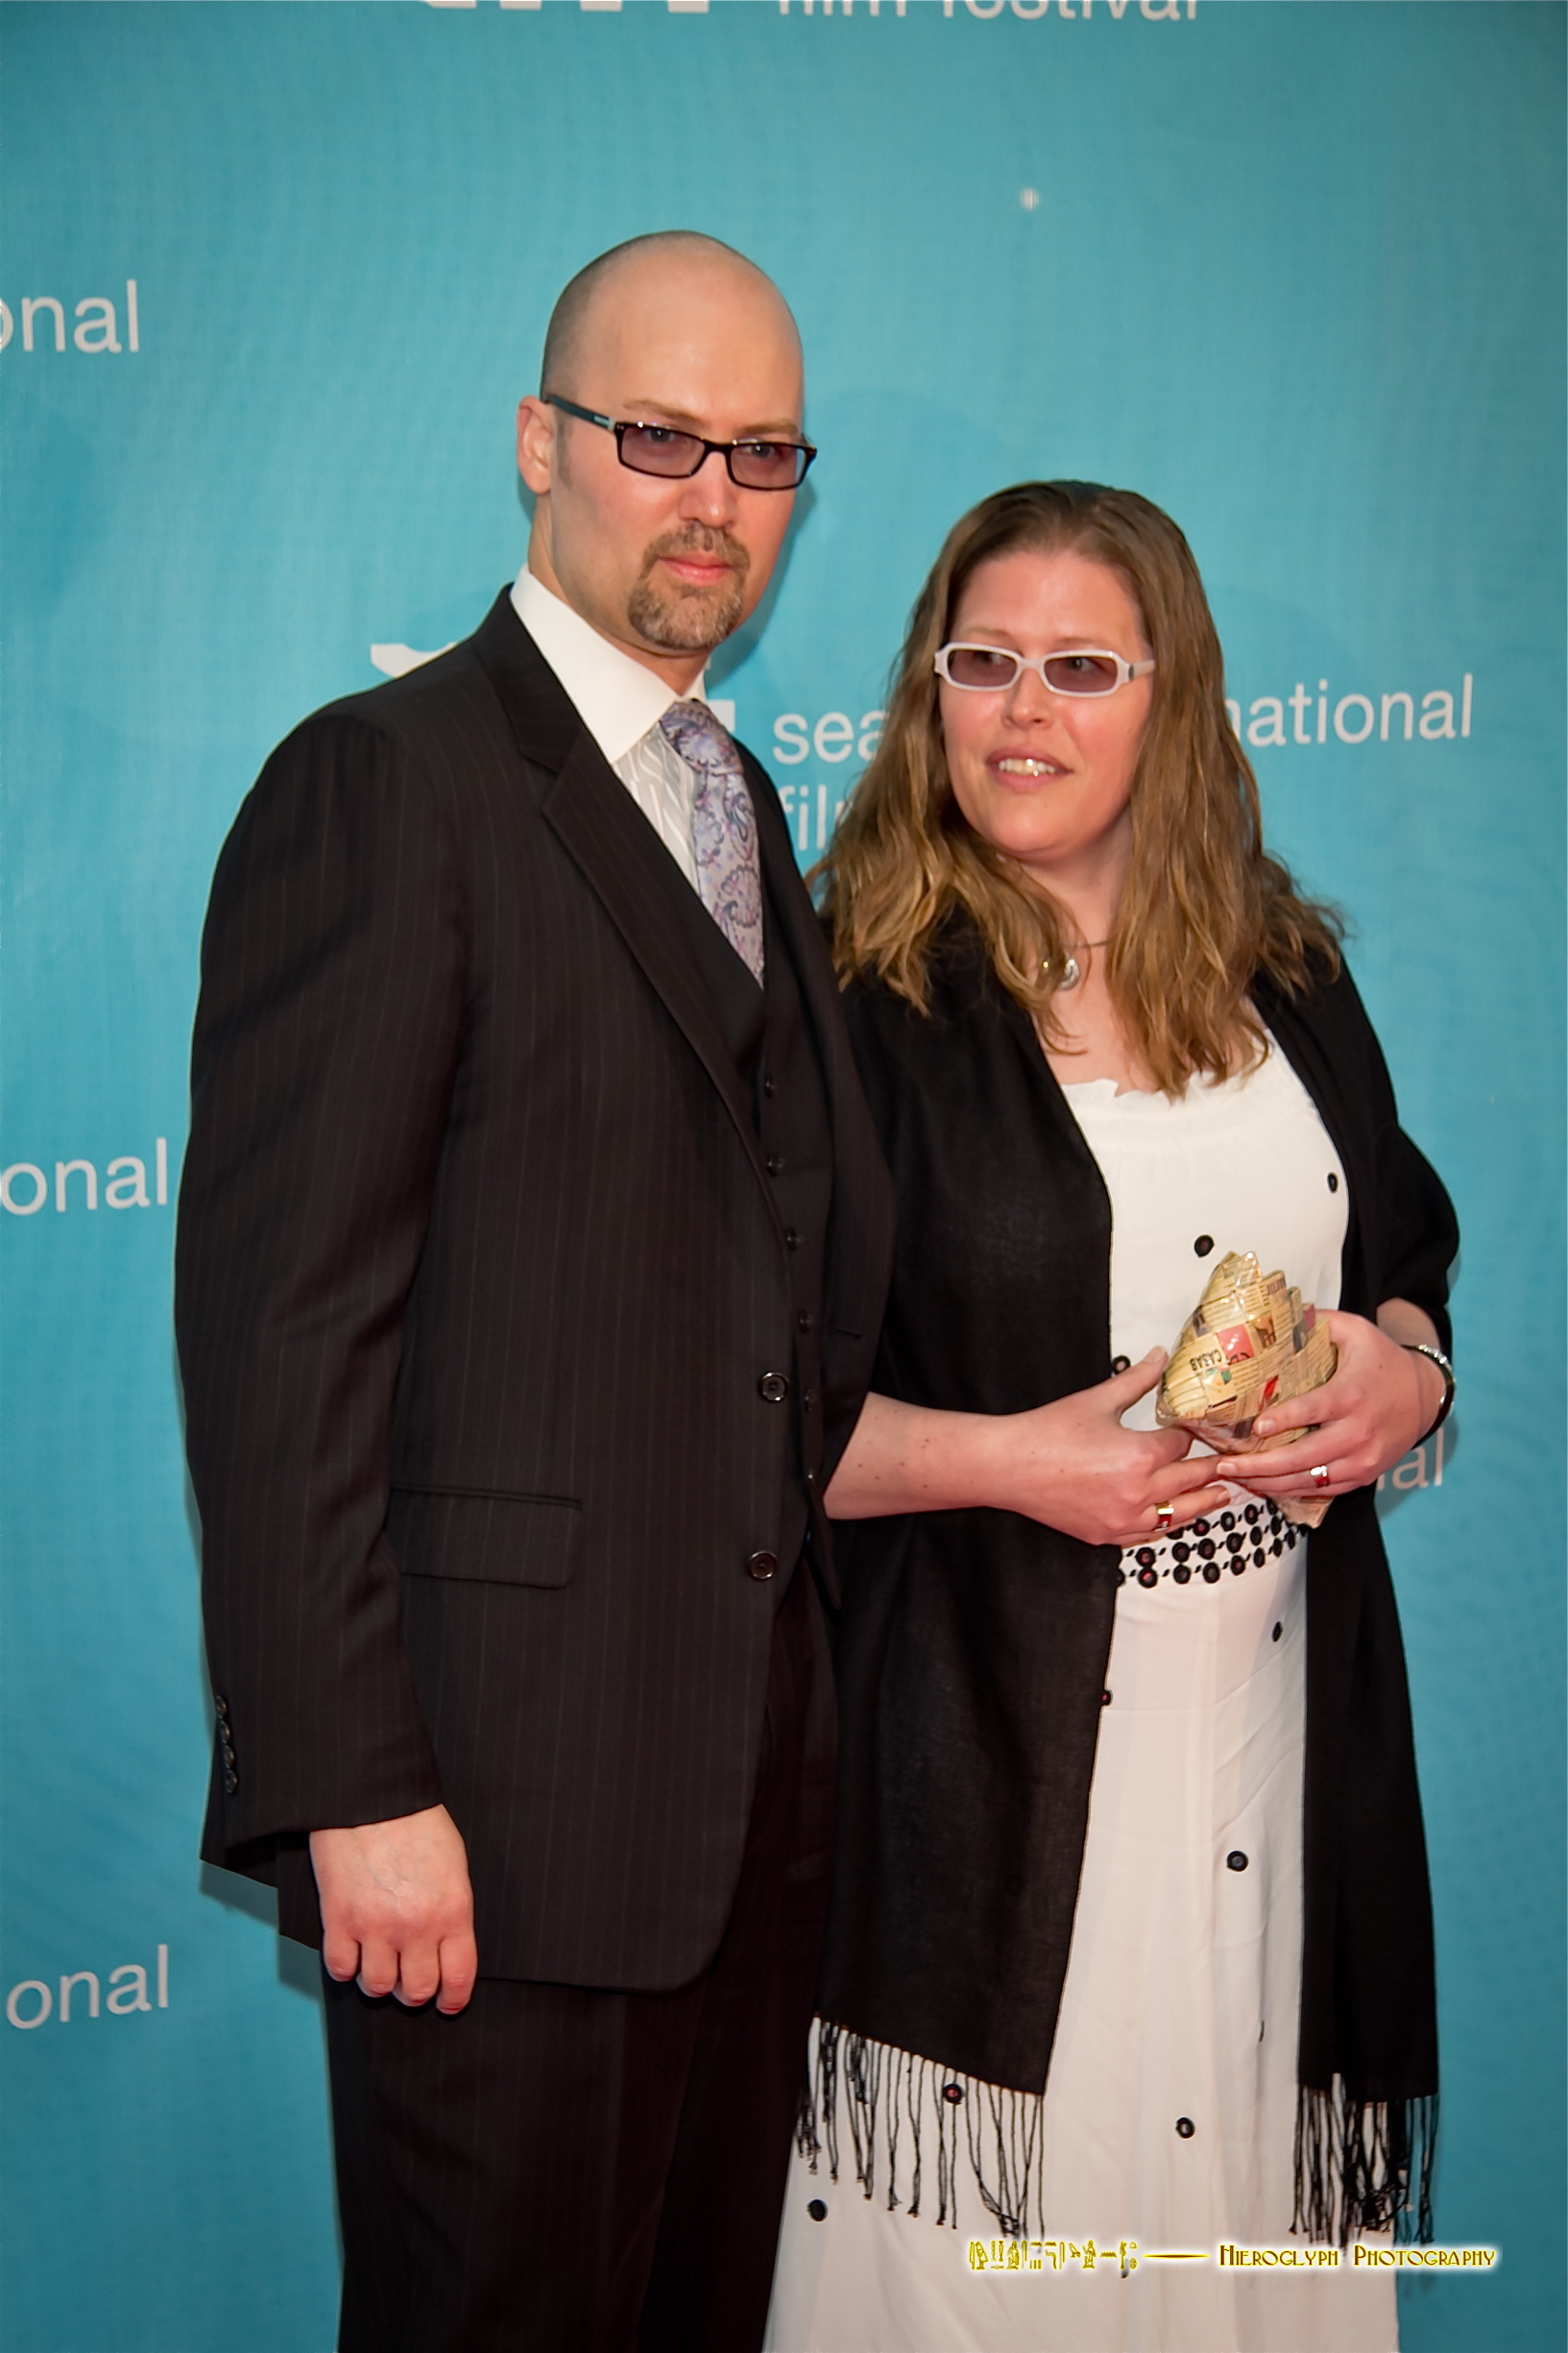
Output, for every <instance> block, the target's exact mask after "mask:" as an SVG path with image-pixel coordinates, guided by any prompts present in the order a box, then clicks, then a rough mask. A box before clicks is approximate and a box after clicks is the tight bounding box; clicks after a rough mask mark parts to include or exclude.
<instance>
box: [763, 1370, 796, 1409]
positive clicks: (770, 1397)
mask: <svg viewBox="0 0 1568 2353" xmlns="http://www.w3.org/2000/svg"><path fill="white" fill-rule="evenodd" d="M757 1394H758V1395H759V1396H760V1397H765V1398H766V1399H767V1401H768V1403H769V1405H782V1404H783V1403H784V1399H785V1397H787V1396H788V1395H789V1383H788V1382H787V1381H786V1380H785V1379H784V1374H783V1373H782V1372H764V1373H763V1375H762V1377H761V1379H760V1381H759V1382H758V1384H757Z"/></svg>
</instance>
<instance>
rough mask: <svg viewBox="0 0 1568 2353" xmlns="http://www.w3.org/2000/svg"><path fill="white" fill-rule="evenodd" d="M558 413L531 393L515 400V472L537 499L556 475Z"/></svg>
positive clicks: (544, 493)
mask: <svg viewBox="0 0 1568 2353" xmlns="http://www.w3.org/2000/svg"><path fill="white" fill-rule="evenodd" d="M557 422H558V419H557V412H556V411H555V410H554V409H553V408H550V407H548V406H547V405H546V404H545V402H544V401H543V400H540V399H539V398H538V397H537V396H536V395H535V394H534V393H531V392H530V393H525V394H524V395H523V397H522V399H521V400H519V402H518V472H519V473H520V474H521V476H522V478H523V480H524V482H525V483H526V484H527V486H528V488H529V489H530V490H531V491H532V492H533V494H534V496H535V497H536V498H539V497H544V496H545V495H546V493H547V492H548V491H549V489H550V487H551V484H552V483H553V481H554V478H555V469H556V439H555V437H556V428H557Z"/></svg>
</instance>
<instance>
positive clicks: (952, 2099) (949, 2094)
mask: <svg viewBox="0 0 1568 2353" xmlns="http://www.w3.org/2000/svg"><path fill="white" fill-rule="evenodd" d="M963 2096H964V2087H963V2085H962V2084H961V2083H944V2084H943V2086H942V2097H943V2098H944V2099H945V2100H946V2101H947V2102H948V2104H949V2106H950V2107H953V2108H955V2107H956V2106H957V2105H958V2102H959V2101H960V2100H961V2099H962V2098H963Z"/></svg>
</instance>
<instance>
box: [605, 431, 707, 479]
mask: <svg viewBox="0 0 1568 2353" xmlns="http://www.w3.org/2000/svg"><path fill="white" fill-rule="evenodd" d="M620 462H621V464H622V465H623V466H630V467H631V468H632V471H633V472H634V473H667V474H675V475H683V474H688V473H696V471H697V468H698V466H699V465H700V464H701V462H702V443H701V442H700V441H699V440H698V439H697V436H696V434H695V433H677V432H676V431H675V430H674V429H673V427H671V426H670V425H626V426H625V427H624V428H623V429H622V432H621V436H620Z"/></svg>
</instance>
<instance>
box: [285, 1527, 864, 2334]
mask: <svg viewBox="0 0 1568 2353" xmlns="http://www.w3.org/2000/svg"><path fill="white" fill-rule="evenodd" d="M833 1748H834V1739H833V1706H832V1682H831V1672H830V1667H829V1662H828V1656H827V1642H826V1637H825V1635H824V1631H823V1626H822V1617H821V1612H820V1609H819V1606H818V1603H817V1598H816V1594H815V1591H814V1589H812V1584H811V1579H810V1576H809V1574H808V1571H807V1568H806V1565H805V1563H804V1562H803V1563H802V1564H801V1565H800V1566H799V1567H798V1568H797V1570H796V1573H795V1575H794V1577H793V1578H792V1580H791V1582H790V1588H789V1590H788V1592H787V1593H786V1594H785V1595H784V1601H783V1602H782V1604H781V1605H780V1610H779V1614H778V1618H777V1620H776V1621H775V1627H774V1637H773V1651H772V1659H771V1665H770V1672H769V1680H768V1696H767V1709H766V1715H765V1719H764V1725H763V1734H762V1751H761V1759H760V1774H759V1779H758V1784H757V1796H756V1800H755V1803H754V1806H753V1808H752V1817H751V1824H750V1829H749V1831H748V1835H747V1842H746V1849H745V1856H744V1859H743V1861H742V1864H741V1870H740V1879H739V1883H738V1885H737V1886H736V1896H735V1904H734V1906H733V1908H732V1911H731V1913H730V1918H729V1921H728V1923H727V1925H726V1928H725V1931H724V1936H723V1939H722V1941H721V1943H720V1945H719V1949H718V1951H717V1953H715V1954H714V1956H713V1959H712V1963H711V1964H710V1966H709V1967H708V1968H707V1969H706V1970H705V1971H704V1972H703V1974H702V1976H701V1977H698V1978H697V1979H696V1980H695V1981H694V1983H692V1984H690V1985H686V1986H682V1987H680V1988H678V1989H677V1990H676V1991H675V1992H673V1993H665V1994H642V1993H614V1992H602V1991H599V1990H597V1989H595V1988H592V1987H585V1986H576V1985H538V1984H528V1983H522V1982H519V1981H517V1980H514V1979H509V1978H500V1977H481V1978H480V1980H479V1983H478V1985H477V1987H476V1988H475V1991H474V1996H473V2000H472V2001H471V2002H470V2005H469V2007H468V2008H467V2009H466V2010H465V2011H463V2012H462V2013H461V2015H460V2016H458V2017H456V2018H443V2017H441V2016H440V2015H439V2014H438V2013H437V2012H436V2011H435V2010H434V2009H433V2008H426V2009H422V2010H406V2009H404V2008H403V2007H402V2006H401V2005H400V2004H399V2003H398V2002H396V2001H391V2000H387V2001H366V1999H365V1998H364V1996H363V1995H362V1994H360V1993H359V1991H358V1990H357V1988H356V1987H354V1986H353V1985H337V1984H334V1983H333V1982H332V1981H331V1980H330V1979H328V1980H327V1981H326V2040H327V2053H328V2059H329V2063H330V2069H331V2080H332V2120H333V2129H334V2138H335V2143H336V2152H337V2174H338V2203H339V2211H340V2214H341V2217H342V2223H343V2242H344V2257H345V2276H344V2291H343V2321H342V2330H341V2334H340V2336H339V2339H338V2343H339V2347H340V2353H632V2349H633V2348H636V2353H755V2348H757V2347H759V2346H760V2343H761V2340H762V2330H763V2326H764V2323H765V2320H766V2317H767V2305H768V2295H769V2292H770V2288H771V2283H772V2277H773V2255H774V2244H775V2241H776V2239H777V2236H778V2229H779V2216H780V2211H781V2208H782V2206H783V2202H784V2178H785V2173H786V2170H787V2166H788V2154H789V2138H790V2128H791V2123H792V2121H793V2118H794V2113H795V2105H796V2100H797V2098H798V2095H799V2089H800V2083H801V2078H802V2072H803V2067H804V2052H805V2046H806V2035H807V2030H808V2025H809V2021H810V2014H811V2003H812V1996H813V1993H814V1991H815V1985H816V1974H817V1964H818V1960H819V1957H820V1953H821V1946H822V1937H823V1929H824V1926H825V1922H826V1916H827V1905H828V1893H829V1885H830V1878H831V1869H832V1809H833V1770H834V1759H833Z"/></svg>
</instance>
